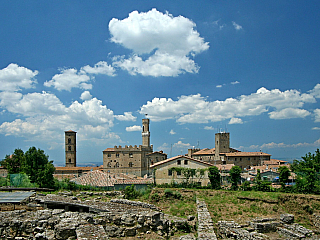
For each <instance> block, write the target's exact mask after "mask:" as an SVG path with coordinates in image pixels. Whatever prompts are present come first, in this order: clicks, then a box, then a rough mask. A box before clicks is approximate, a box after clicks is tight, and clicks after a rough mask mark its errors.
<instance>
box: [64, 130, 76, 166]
mask: <svg viewBox="0 0 320 240" xmlns="http://www.w3.org/2000/svg"><path fill="white" fill-rule="evenodd" d="M76 134H77V132H74V131H72V130H69V131H65V132H64V138H65V151H66V167H76V166H77V139H76Z"/></svg>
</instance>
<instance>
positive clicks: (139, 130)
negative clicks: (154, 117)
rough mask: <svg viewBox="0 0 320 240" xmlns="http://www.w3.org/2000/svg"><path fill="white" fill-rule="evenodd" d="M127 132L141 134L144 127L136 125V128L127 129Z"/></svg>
mask: <svg viewBox="0 0 320 240" xmlns="http://www.w3.org/2000/svg"><path fill="white" fill-rule="evenodd" d="M126 131H127V132H141V131H142V127H141V126H137V125H134V126H130V127H126Z"/></svg>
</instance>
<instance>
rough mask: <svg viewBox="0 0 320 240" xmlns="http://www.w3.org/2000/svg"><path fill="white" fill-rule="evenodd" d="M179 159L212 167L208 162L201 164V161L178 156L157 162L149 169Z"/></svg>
mask: <svg viewBox="0 0 320 240" xmlns="http://www.w3.org/2000/svg"><path fill="white" fill-rule="evenodd" d="M179 158H184V159H188V160H191V161H195V162H198V163H202V164H205V165H208V166H213V164H211V163H208V162H203V161H201V160H198V159H194V158H190V157H187V156H182V155H179V156H175V157H172V158H168V159H165V160H163V161H160V162H157V163H155V164H153V165H151V166H150V168H154V167H156V166H159V165H162V164H164V163H167V162H171V161H173V160H177V159H179Z"/></svg>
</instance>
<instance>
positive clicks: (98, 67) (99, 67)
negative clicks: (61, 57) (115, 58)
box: [80, 61, 115, 76]
mask: <svg viewBox="0 0 320 240" xmlns="http://www.w3.org/2000/svg"><path fill="white" fill-rule="evenodd" d="M80 72H82V73H84V74H85V73H88V74H104V75H108V76H115V69H114V68H113V67H112V66H110V65H109V64H108V63H107V62H105V61H100V62H98V63H96V64H95V65H94V67H91V66H89V65H86V66H84V67H82V68H81V69H80Z"/></svg>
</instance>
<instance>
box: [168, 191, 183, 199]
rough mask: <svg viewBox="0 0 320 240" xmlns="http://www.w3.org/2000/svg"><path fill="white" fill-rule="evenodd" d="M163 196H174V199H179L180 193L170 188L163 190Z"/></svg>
mask: <svg viewBox="0 0 320 240" xmlns="http://www.w3.org/2000/svg"><path fill="white" fill-rule="evenodd" d="M164 196H165V197H166V198H174V199H181V193H180V192H177V191H172V190H171V189H168V188H167V189H166V190H164Z"/></svg>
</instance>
